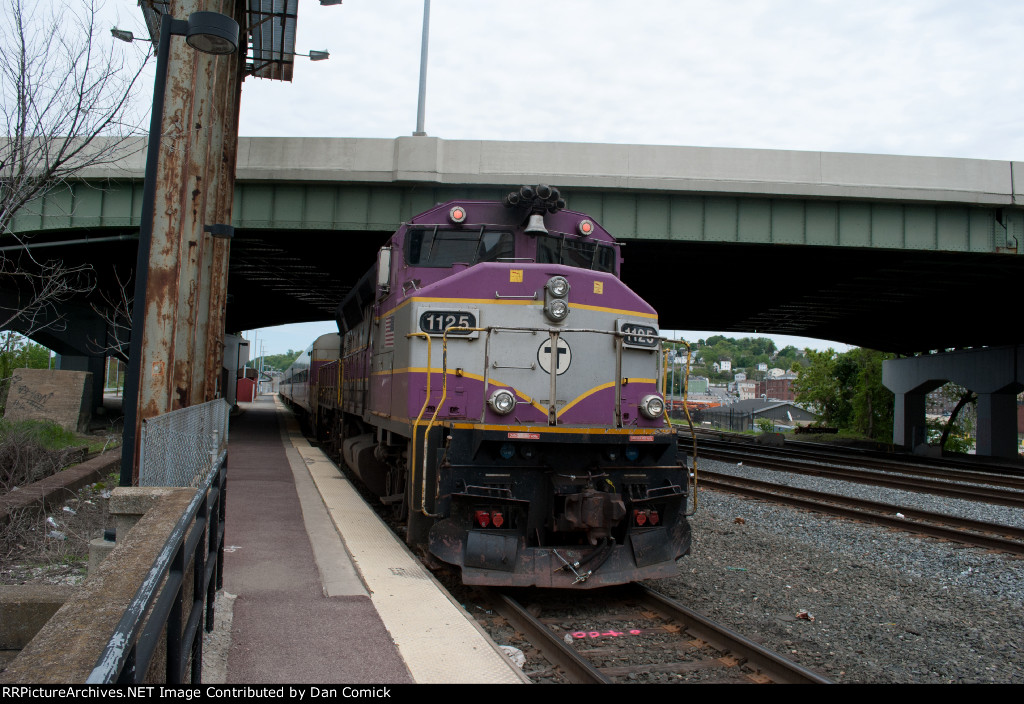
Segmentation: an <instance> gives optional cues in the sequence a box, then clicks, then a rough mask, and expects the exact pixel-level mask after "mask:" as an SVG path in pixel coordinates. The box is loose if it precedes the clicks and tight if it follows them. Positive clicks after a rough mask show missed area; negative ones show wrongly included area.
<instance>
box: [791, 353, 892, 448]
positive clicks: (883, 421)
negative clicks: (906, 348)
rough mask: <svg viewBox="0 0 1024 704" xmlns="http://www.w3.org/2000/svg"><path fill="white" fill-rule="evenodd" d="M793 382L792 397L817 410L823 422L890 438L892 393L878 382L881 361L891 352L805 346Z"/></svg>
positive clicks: (874, 437)
mask: <svg viewBox="0 0 1024 704" xmlns="http://www.w3.org/2000/svg"><path fill="white" fill-rule="evenodd" d="M805 355H806V358H807V361H806V364H799V363H798V364H797V365H796V370H797V378H796V380H794V382H793V386H792V388H793V391H794V393H795V394H796V400H797V401H798V402H800V403H806V404H808V405H809V406H810V407H812V408H813V409H814V410H815V412H817V413H819V414H821V421H822V423H823V424H824V425H827V426H831V427H835V428H842V429H846V430H854V431H856V432H859V433H861V434H863V435H866V436H867V437H870V438H872V439H875V440H881V441H883V442H889V441H891V440H892V413H893V394H892V392H891V391H889V390H888V389H887V388H885V386H883V385H882V362H883V361H884V360H886V359H889V358H890V357H892V355H891V354H887V353H884V352H878V351H876V350H869V349H864V348H859V347H855V348H854V349H852V350H850V351H849V352H845V353H842V354H837V353H836V352H835V350H832V349H828V350H826V351H824V352H816V351H814V350H810V349H808V350H805Z"/></svg>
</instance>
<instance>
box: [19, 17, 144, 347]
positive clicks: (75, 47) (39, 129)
mask: <svg viewBox="0 0 1024 704" xmlns="http://www.w3.org/2000/svg"><path fill="white" fill-rule="evenodd" d="M3 1H4V2H5V3H6V6H5V7H4V10H3V13H2V16H0V43H2V44H0V119H2V120H3V122H4V124H5V127H6V129H7V132H6V134H5V136H4V137H2V138H0V243H3V244H4V245H5V248H4V249H3V250H0V288H3V289H4V290H5V291H6V292H7V294H8V297H7V299H6V300H3V301H0V329H7V328H11V327H16V328H17V329H19V330H20V331H21V332H23V333H25V334H31V333H32V332H34V331H35V330H38V329H39V328H40V327H42V326H44V325H48V324H52V322H53V321H54V320H58V319H60V309H59V306H60V304H61V303H62V302H64V301H66V300H68V299H69V298H71V297H72V296H75V295H78V294H80V293H84V292H87V291H89V290H90V289H91V288H92V286H93V277H92V267H91V266H90V265H80V266H65V265H64V263H63V262H61V261H59V260H54V259H45V258H43V257H42V256H37V254H36V253H35V252H33V250H32V249H30V248H29V247H28V246H27V245H28V243H27V242H26V240H25V237H24V236H22V235H18V234H16V233H15V232H14V229H13V224H14V218H15V216H16V215H17V214H18V212H19V211H21V210H22V209H23V208H25V206H26V205H27V204H29V203H31V202H32V201H34V200H38V199H40V198H42V196H44V195H46V194H47V193H48V192H50V191H52V190H53V189H55V188H59V187H62V186H64V185H65V184H67V183H68V181H69V180H70V179H71V178H73V177H74V176H75V175H76V174H78V173H79V172H81V170H82V169H85V168H88V167H93V166H99V165H103V164H108V163H111V162H114V161H116V160H118V159H121V158H123V157H124V156H125V153H126V151H125V150H126V140H127V139H128V138H129V137H132V136H135V135H139V134H141V131H140V130H141V128H140V124H141V123H142V120H141V117H142V115H139V114H137V113H136V112H135V111H134V110H133V104H132V100H131V99H132V97H133V96H134V94H135V92H136V89H137V87H138V84H139V77H140V74H141V72H142V68H143V66H144V65H145V63H146V60H147V59H148V53H146V54H145V55H143V54H142V52H141V51H140V50H138V49H133V48H131V46H134V45H131V46H128V47H125V48H122V45H121V44H119V43H116V42H114V41H113V39H112V38H110V37H109V36H104V34H105V30H104V29H102V28H101V27H100V23H99V12H100V10H101V5H100V4H98V2H97V0H86V1H85V2H84V3H42V2H34V1H33V0H28V1H27V2H26V0H3ZM115 44H116V45H117V46H115ZM141 144H142V142H141V140H139V142H138V145H139V148H141ZM12 245H13V246H15V247H16V249H14V250H13V252H12V250H11V249H10V248H11V247H12ZM37 251H42V250H37Z"/></svg>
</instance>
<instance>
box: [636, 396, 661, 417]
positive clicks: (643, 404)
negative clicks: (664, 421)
mask: <svg viewBox="0 0 1024 704" xmlns="http://www.w3.org/2000/svg"><path fill="white" fill-rule="evenodd" d="M640 412H641V413H643V414H644V415H645V416H647V417H648V418H650V419H651V420H657V419H658V418H661V414H662V413H664V412H665V402H664V401H662V400H661V396H658V395H657V394H648V395H647V396H644V397H643V398H642V399H640Z"/></svg>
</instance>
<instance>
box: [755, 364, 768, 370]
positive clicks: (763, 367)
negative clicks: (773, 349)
mask: <svg viewBox="0 0 1024 704" xmlns="http://www.w3.org/2000/svg"><path fill="white" fill-rule="evenodd" d="M757 371H759V372H766V371H768V365H767V364H766V363H765V362H760V363H758V365H757Z"/></svg>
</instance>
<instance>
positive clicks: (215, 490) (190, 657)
mask: <svg viewBox="0 0 1024 704" xmlns="http://www.w3.org/2000/svg"><path fill="white" fill-rule="evenodd" d="M227 464H228V458H227V450H224V451H223V452H222V453H221V455H220V457H219V458H218V459H217V461H216V462H215V463H214V464H213V466H212V468H211V471H210V472H209V476H208V477H207V478H206V479H205V480H204V482H203V484H202V485H201V486H200V487H199V488H198V490H197V491H196V494H195V496H194V497H193V498H192V501H191V502H189V505H188V508H186V509H185V512H184V514H182V516H181V518H179V519H178V522H177V523H176V524H175V526H174V529H173V530H172V531H171V534H170V536H169V537H168V538H167V542H166V543H165V544H164V546H163V548H162V549H161V550H160V552H159V554H158V555H157V558H156V560H155V561H154V562H153V566H152V567H151V568H150V569H149V572H148V573H147V575H146V578H145V579H144V580H143V582H142V584H141V585H140V586H139V589H138V590H137V591H136V593H135V596H134V597H132V600H131V602H129V604H128V608H127V609H126V610H125V613H124V616H122V617H121V620H120V622H119V623H118V624H117V627H116V628H115V629H114V633H113V634H112V635H111V637H110V640H109V641H108V642H107V645H106V646H105V647H104V648H103V652H102V653H101V654H100V657H99V658H98V659H97V661H96V665H95V666H94V667H93V670H92V672H91V673H90V675H89V677H88V678H87V679H86V683H87V684H110V683H114V682H118V683H139V682H142V681H143V680H144V678H145V677H146V674H147V672H148V670H149V666H150V662H151V660H152V658H153V655H154V653H155V651H156V650H157V646H158V645H159V644H160V636H161V632H164V631H165V632H166V633H165V641H166V652H167V665H166V675H165V678H164V681H165V682H166V683H167V684H181V683H182V682H183V681H184V675H185V667H186V665H187V664H188V663H189V662H191V673H190V675H191V676H190V681H191V683H192V684H198V683H199V682H200V681H201V675H202V659H203V658H202V653H203V639H202V636H201V635H200V634H199V633H198V630H199V624H200V623H201V622H202V621H203V620H204V619H203V616H204V611H205V622H206V623H205V627H206V631H207V632H210V631H212V630H213V616H214V613H213V601H214V597H215V595H216V592H217V589H218V588H220V587H222V586H223V571H224V518H225V504H224V492H225V489H226V485H227ZM193 522H194V523H195V525H194V526H193V527H192V529H191V530H189V528H190V526H192V524H193ZM207 558H209V560H208V559H207ZM189 559H191V560H192V567H193V577H192V608H191V610H190V611H189V617H188V621H187V622H186V623H184V624H183V623H182V617H183V615H184V614H183V611H184V607H183V604H182V600H183V597H184V593H185V584H184V579H185V572H186V566H187V561H188V560H189ZM204 602H205V609H204V608H203V607H204ZM144 624H145V628H143V625H144Z"/></svg>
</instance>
